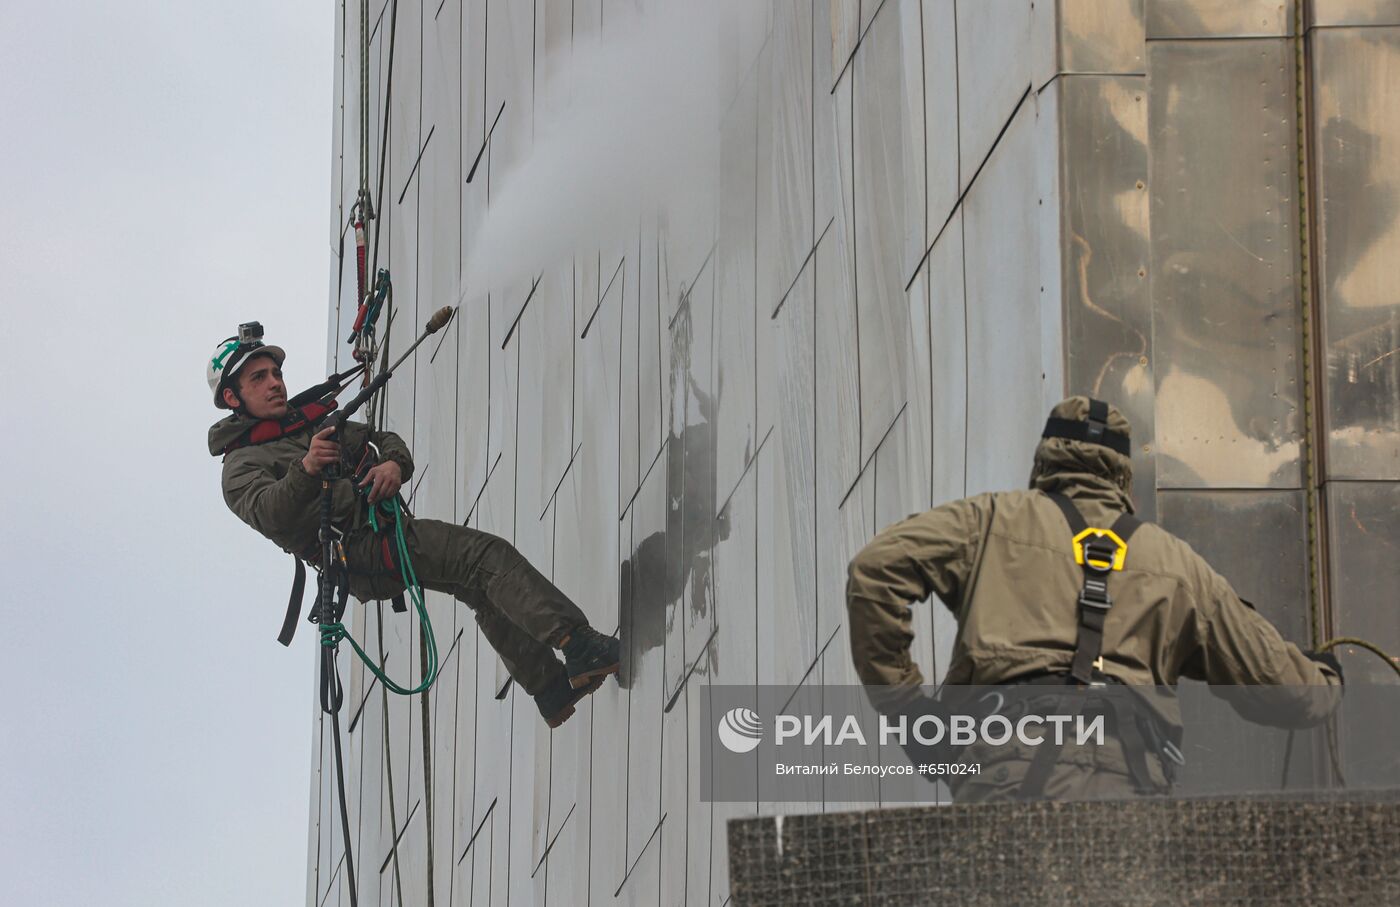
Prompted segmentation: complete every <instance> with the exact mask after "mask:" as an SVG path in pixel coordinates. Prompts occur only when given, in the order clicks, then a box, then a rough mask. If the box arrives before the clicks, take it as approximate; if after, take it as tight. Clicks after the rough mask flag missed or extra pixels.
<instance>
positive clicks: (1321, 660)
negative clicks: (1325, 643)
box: [1303, 652, 1346, 685]
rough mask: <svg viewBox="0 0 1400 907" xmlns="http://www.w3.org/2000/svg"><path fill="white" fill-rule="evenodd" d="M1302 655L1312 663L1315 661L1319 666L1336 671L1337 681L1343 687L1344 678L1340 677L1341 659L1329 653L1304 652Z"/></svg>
mask: <svg viewBox="0 0 1400 907" xmlns="http://www.w3.org/2000/svg"><path fill="white" fill-rule="evenodd" d="M1303 654H1304V655H1306V656H1308V658H1309V659H1311V660H1312V661H1315V662H1317V663H1318V664H1321V665H1326V666H1327V667H1329V668H1331V669H1332V670H1333V671H1336V672H1337V681H1338V682H1339V683H1341V684H1343V685H1345V684H1346V678H1345V677H1344V676H1343V675H1342V662H1341V659H1339V658H1338V657H1337V656H1336V655H1333V654H1332V653H1331V652H1304V653H1303Z"/></svg>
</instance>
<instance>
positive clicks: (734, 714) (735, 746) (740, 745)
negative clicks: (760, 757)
mask: <svg viewBox="0 0 1400 907" xmlns="http://www.w3.org/2000/svg"><path fill="white" fill-rule="evenodd" d="M762 740H763V720H762V719H761V718H759V717H758V714H757V713H756V712H754V711H753V710H752V709H744V708H738V709H730V710H729V711H727V712H725V713H724V717H723V718H721V719H720V720H719V742H720V743H723V744H724V747H725V749H727V750H729V751H730V752H731V753H749V752H753V750H754V749H756V748H757V747H758V744H759V743H760V742H761V741H762Z"/></svg>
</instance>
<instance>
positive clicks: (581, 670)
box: [207, 326, 621, 728]
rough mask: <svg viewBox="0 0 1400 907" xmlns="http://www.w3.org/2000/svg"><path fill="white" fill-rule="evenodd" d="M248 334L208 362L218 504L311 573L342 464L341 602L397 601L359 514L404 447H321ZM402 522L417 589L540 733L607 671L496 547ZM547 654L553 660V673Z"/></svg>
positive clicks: (588, 632)
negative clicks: (459, 612) (443, 606)
mask: <svg viewBox="0 0 1400 907" xmlns="http://www.w3.org/2000/svg"><path fill="white" fill-rule="evenodd" d="M241 333H242V332H241ZM261 333H262V330H261V326H256V338H254V337H253V336H249V335H244V336H241V337H230V338H228V339H226V340H224V341H223V342H221V343H220V344H219V345H218V347H217V348H215V350H214V353H213V355H212V356H211V357H210V360H209V363H208V368H207V377H208V381H209V389H210V391H211V392H212V393H213V395H214V405H215V406H216V407H218V408H220V409H227V410H232V413H231V414H230V415H229V416H227V417H226V418H224V419H221V420H219V421H218V422H216V423H214V425H213V426H211V427H210V429H209V453H210V454H212V455H213V456H216V457H217V456H223V458H224V461H223V493H224V501H225V502H226V503H227V504H228V506H229V509H230V510H232V511H233V512H234V513H235V514H237V515H238V517H239V518H240V519H241V520H243V521H244V522H245V523H247V524H248V525H250V526H252V527H253V528H254V529H256V530H257V531H258V532H260V533H262V534H263V535H264V536H266V537H267V538H268V539H270V540H271V541H273V542H275V543H276V544H277V545H278V546H280V547H281V548H283V549H284V550H286V551H289V552H291V553H292V554H293V555H294V556H297V557H300V558H301V559H303V560H305V561H307V562H308V563H311V564H312V565H313V566H315V565H316V563H317V561H318V560H319V559H320V552H319V542H318V541H317V539H318V532H319V528H320V504H321V480H320V475H321V470H322V469H323V468H324V467H326V466H328V465H331V464H335V463H341V464H344V465H346V466H347V467H348V468H346V469H344V470H342V474H343V475H345V476H346V478H341V479H337V480H335V481H334V482H333V483H332V502H333V506H332V522H333V523H334V525H335V528H336V529H338V530H339V531H340V532H341V533H343V538H342V544H343V547H344V550H345V560H346V566H347V569H348V573H349V589H350V592H351V593H352V594H353V595H354V596H355V597H356V598H358V599H360V600H361V601H372V600H384V599H390V598H393V597H395V596H399V595H402V594H403V592H404V589H405V587H404V582H403V580H402V578H401V575H402V574H401V571H400V565H399V564H397V563H396V561H397V557H396V554H395V546H394V545H393V544H391V540H390V538H389V537H388V535H386V534H378V533H376V532H375V531H374V529H373V528H372V527H371V526H370V521H369V508H371V507H376V506H379V504H380V502H383V501H389V500H390V499H393V498H394V497H395V496H396V495H397V494H398V492H399V489H400V487H401V486H402V485H403V483H404V482H406V481H407V480H408V478H409V477H410V476H411V475H412V474H413V457H412V456H411V455H410V454H409V450H408V447H407V445H405V444H404V442H403V440H402V439H401V438H399V436H398V435H396V434H394V433H393V432H388V431H373V430H371V429H370V428H369V427H368V426H367V425H365V424H363V423H359V422H346V423H344V424H343V426H342V431H341V435H342V437H341V438H340V439H339V440H336V439H333V438H331V437H329V434H330V432H331V431H332V429H330V428H325V429H320V430H319V431H314V433H313V426H315V425H316V424H317V423H316V418H317V416H318V415H319V414H320V411H319V410H317V409H315V407H318V406H320V404H317V403H312V404H306V405H302V406H294V405H292V403H295V402H296V401H295V400H293V401H292V403H289V401H288V397H287V387H286V385H285V384H284V383H283V380H282V363H283V361H284V360H285V359H286V353H284V352H283V351H282V349H281V348H280V347H276V346H268V345H265V344H264V343H263V342H262V341H261V339H260V337H261ZM322 409H324V407H322ZM404 520H405V524H404V535H405V538H406V541H407V549H408V552H409V559H410V561H411V563H412V565H413V568H414V570H415V571H416V573H417V577H418V580H419V581H420V582H421V583H422V585H423V586H424V587H425V588H428V589H432V590H434V591H437V592H444V593H447V594H449V595H452V596H454V597H456V598H457V599H458V600H460V601H462V602H465V603H466V604H467V605H468V606H469V607H470V608H471V609H472V610H473V612H474V613H475V614H476V621H477V624H478V625H479V626H480V627H481V632H482V634H483V635H484V636H485V637H486V639H487V640H488V641H489V642H490V643H491V646H492V647H493V648H494V649H495V650H496V652H497V653H498V654H499V655H500V656H501V660H502V661H503V662H504V663H505V665H506V668H507V669H508V670H509V671H510V675H511V677H512V678H514V679H515V680H516V681H517V682H518V683H519V684H520V685H521V686H522V687H524V689H525V691H526V692H527V693H529V694H530V695H531V696H533V697H534V699H535V703H536V704H537V705H538V707H539V710H540V714H541V715H542V716H543V717H544V720H545V723H546V724H548V725H549V726H550V727H551V728H553V727H558V726H559V725H560V724H563V723H564V721H565V720H567V719H568V718H569V716H570V715H572V714H573V712H574V706H575V705H576V704H577V703H578V702H579V700H581V699H582V698H583V697H585V696H587V695H588V694H590V693H592V692H593V691H594V690H596V689H598V687H599V686H601V685H602V683H603V682H604V680H606V678H607V676H608V675H609V674H615V673H617V671H618V669H619V667H620V651H621V647H620V645H619V643H618V640H617V639H616V638H615V637H611V636H604V635H603V634H601V633H599V632H598V631H597V630H595V629H594V628H593V627H591V626H589V624H588V619H587V617H585V616H584V614H583V612H582V611H581V610H579V608H578V607H577V606H576V605H575V604H574V603H573V602H572V601H570V600H569V598H568V597H567V596H566V595H565V594H564V593H563V592H561V591H559V589H557V588H556V587H555V586H554V585H553V584H552V583H550V582H549V580H547V579H545V577H543V576H542V575H540V573H539V571H538V570H536V569H535V568H534V567H533V566H532V565H531V564H530V563H529V562H528V561H527V560H526V559H525V558H524V557H523V556H522V555H521V554H520V553H519V552H518V551H516V550H515V548H514V547H512V546H511V545H510V544H509V543H507V542H506V541H505V540H503V539H500V538H498V537H496V536H494V535H490V534H489V533H485V532H479V531H477V530H475V529H471V528H468V527H466V526H458V525H456V524H454V523H446V522H442V521H439V520H429V519H415V518H412V517H410V516H408V515H405V517H404ZM383 525H385V524H384V522H383V521H382V520H381V527H383ZM390 531H392V530H390ZM294 619H295V618H293V620H294ZM287 638H288V639H290V636H288V637H287ZM555 649H559V650H562V651H563V654H564V661H563V663H561V662H560V661H559V659H558V658H557V657H556V656H555V654H554V650H555Z"/></svg>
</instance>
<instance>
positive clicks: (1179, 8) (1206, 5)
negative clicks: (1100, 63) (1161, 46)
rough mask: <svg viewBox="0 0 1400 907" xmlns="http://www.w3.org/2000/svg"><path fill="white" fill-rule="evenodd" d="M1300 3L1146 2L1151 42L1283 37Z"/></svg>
mask: <svg viewBox="0 0 1400 907" xmlns="http://www.w3.org/2000/svg"><path fill="white" fill-rule="evenodd" d="M1297 2H1299V0H1147V38H1148V40H1155V39H1167V38H1177V39H1179V38H1245V37H1282V36H1286V35H1291V34H1293V31H1294V28H1293V26H1294V21H1295V20H1294V17H1295V15H1296V10H1295V7H1294V3H1297Z"/></svg>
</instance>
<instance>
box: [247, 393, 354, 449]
mask: <svg viewBox="0 0 1400 907" xmlns="http://www.w3.org/2000/svg"><path fill="white" fill-rule="evenodd" d="M338 405H339V404H338V403H337V401H335V400H332V401H331V402H330V403H321V402H314V403H308V404H306V405H305V406H299V407H294V408H293V409H292V410H291V411H290V412H288V413H287V414H286V415H285V416H283V417H282V418H281V419H263V420H262V421H260V422H259V423H258V424H257V425H254V426H253V427H252V429H251V430H250V431H249V432H248V433H247V434H245V435H241V436H240V437H239V438H238V439H237V440H235V441H233V442H232V443H231V444H229V446H228V447H225V448H224V453H228V452H229V451H231V450H237V449H238V448H240V447H251V446H253V445H255V444H266V443H268V442H269V441H276V440H277V439H278V438H285V437H286V436H287V435H290V434H291V433H292V432H295V431H299V430H301V429H303V428H305V427H306V426H307V425H308V424H313V423H315V422H317V421H319V420H320V419H322V418H324V417H325V415H326V413H328V412H330V411H331V410H333V409H335V408H336V406H338Z"/></svg>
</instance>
